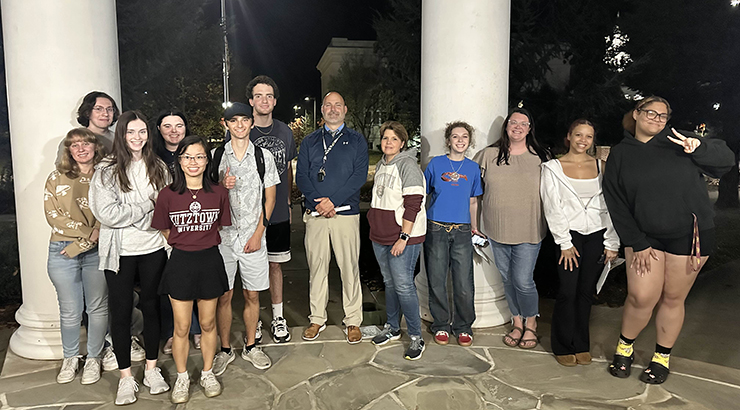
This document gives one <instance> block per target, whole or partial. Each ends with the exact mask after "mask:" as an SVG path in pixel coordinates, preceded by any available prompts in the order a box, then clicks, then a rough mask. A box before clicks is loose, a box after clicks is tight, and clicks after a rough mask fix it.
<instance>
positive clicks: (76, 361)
mask: <svg viewBox="0 0 740 410" xmlns="http://www.w3.org/2000/svg"><path fill="white" fill-rule="evenodd" d="M79 367H80V357H79V356H72V357H65V358H64V360H62V368H61V369H60V370H59V374H58V375H57V383H60V384H63V383H69V382H71V381H72V380H74V379H75V376H76V375H77V369H78V368H79Z"/></svg>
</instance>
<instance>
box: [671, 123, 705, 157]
mask: <svg viewBox="0 0 740 410" xmlns="http://www.w3.org/2000/svg"><path fill="white" fill-rule="evenodd" d="M671 131H673V134H674V135H675V136H676V138H671V137H670V136H669V137H668V139H669V140H671V142H673V143H675V144H678V145H680V146H682V147H683V152H685V153H687V154H691V153H693V152H694V150H696V149H697V148H699V145H701V140H700V139H697V138H687V137H685V136H683V135H682V134H681V133H680V132H678V131H676V129H675V128H671Z"/></svg>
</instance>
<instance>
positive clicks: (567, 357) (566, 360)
mask: <svg viewBox="0 0 740 410" xmlns="http://www.w3.org/2000/svg"><path fill="white" fill-rule="evenodd" d="M555 360H556V361H557V362H558V364H560V365H563V366H566V367H573V366H576V365H578V363H577V362H576V355H574V354H562V355H557V354H556V355H555Z"/></svg>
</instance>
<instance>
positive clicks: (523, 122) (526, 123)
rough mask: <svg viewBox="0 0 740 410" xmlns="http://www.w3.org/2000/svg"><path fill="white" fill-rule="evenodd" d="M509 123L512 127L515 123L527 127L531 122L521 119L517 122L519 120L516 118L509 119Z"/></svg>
mask: <svg viewBox="0 0 740 410" xmlns="http://www.w3.org/2000/svg"><path fill="white" fill-rule="evenodd" d="M509 125H511V126H512V127H516V126H517V125H521V126H522V128H527V127H529V126H530V125H531V124H530V123H529V122H528V121H522V122H519V121H517V120H509Z"/></svg>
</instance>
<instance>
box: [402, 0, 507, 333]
mask: <svg viewBox="0 0 740 410" xmlns="http://www.w3.org/2000/svg"><path fill="white" fill-rule="evenodd" d="M421 21H422V24H421V32H422V33H421V41H422V46H421V135H422V164H423V166H426V164H427V163H428V162H429V160H430V159H431V158H432V157H434V156H437V155H441V154H443V153H444V152H445V150H444V128H445V124H446V123H449V122H452V121H455V120H462V121H466V122H468V123H469V124H470V125H472V126H473V127H475V147H474V148H473V149H471V150H470V155H471V156H472V155H473V154H475V152H477V151H479V150H481V149H483V148H485V147H486V146H487V145H489V144H490V143H492V142H494V141H495V140H496V139H498V137H499V135H500V132H501V131H500V130H501V125H502V124H503V120H504V118H505V117H506V114H507V108H508V107H507V106H508V93H509V21H510V1H509V0H457V1H450V0H423V1H422V20H421ZM483 229H485V227H483ZM486 252H488V254H489V256H490V258H491V260H493V255H491V253H490V247H489V248H486ZM474 260H475V261H474V262H475V263H474V271H475V310H476V315H477V319H476V321H475V323H474V324H473V326H474V327H489V326H497V325H500V324H503V323H505V322H507V321H508V320H509V319H510V317H511V313H510V312H509V308H508V305H507V303H506V299H505V298H504V289H503V285H502V283H501V276H500V274H499V272H498V270H497V269H496V267H495V266H494V264H493V263H492V262H491V263H486V262H484V261H482V260H481V258H480V257H479V256H475V257H474ZM416 285H417V289H418V293H419V304H420V306H421V314H422V318H424V319H425V320H429V321H431V320H432V317H431V314H430V313H429V309H428V307H429V297H428V285H427V280H426V274H425V272H424V271H422V273H421V274H420V275H417V277H416Z"/></svg>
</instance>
